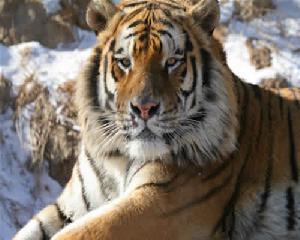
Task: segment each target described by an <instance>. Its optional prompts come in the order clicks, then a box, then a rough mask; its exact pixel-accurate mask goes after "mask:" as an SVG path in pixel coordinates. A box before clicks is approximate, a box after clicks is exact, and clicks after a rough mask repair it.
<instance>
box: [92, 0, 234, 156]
mask: <svg viewBox="0 0 300 240" xmlns="http://www.w3.org/2000/svg"><path fill="white" fill-rule="evenodd" d="M106 2H107V1H106ZM172 2H174V1H172ZM110 4H111V3H110ZM110 6H112V5H110ZM170 7H173V8H174V11H176V13H175V14H174V13H173V14H172V11H170V9H169V8H170ZM115 11H117V13H114V15H115V17H114V19H113V20H112V22H111V23H110V25H109V27H108V30H106V31H104V33H102V34H100V42H101V43H100V48H101V51H100V52H99V55H100V56H99V59H98V61H99V74H98V75H97V91H96V94H97V104H98V105H99V108H100V109H101V113H99V119H101V121H99V124H100V129H102V130H103V132H105V134H106V135H107V136H109V137H110V138H111V139H112V138H114V139H115V140H114V141H113V142H112V144H111V148H116V149H117V150H119V151H121V152H124V153H126V154H127V155H128V156H129V157H130V158H132V159H139V160H155V159H159V158H165V157H166V156H167V155H178V156H179V155H182V154H183V155H184V156H182V157H184V158H200V155H201V154H202V155H203V157H202V158H203V159H204V158H205V157H204V156H206V157H207V156H208V155H209V154H208V153H209V152H210V148H213V147H215V146H213V145H215V141H220V140H219V139H221V138H222V137H224V136H225V135H228V134H227V133H225V132H226V129H225V127H228V126H226V124H224V123H226V121H227V118H229V116H228V112H229V109H227V108H226V102H228V100H227V97H226V92H225V87H224V83H222V82H220V81H221V80H220V79H221V78H222V77H221V76H220V75H221V72H222V70H220V71H219V72H218V71H217V70H215V69H213V68H217V67H218V63H217V62H216V60H215V59H214V57H213V56H212V54H211V53H210V49H209V45H208V44H207V43H206V41H207V40H208V38H209V36H208V35H209V31H208V32H207V31H205V30H206V29H205V27H204V26H201V25H199V24H198V23H197V22H195V21H194V20H193V19H192V17H191V15H190V14H188V13H187V6H185V5H182V4H180V2H178V4H177V3H176V4H175V3H172V6H170V3H169V1H159V2H158V1H140V2H139V1H134V2H126V1H124V3H123V5H121V6H120V9H117V10H115ZM97 13H98V14H99V11H97ZM179 15H180V18H179V17H178V16H179ZM94 18H95V17H94ZM208 29H209V28H208ZM197 34H200V37H199V36H197ZM201 35H202V36H201ZM101 37H102V38H103V39H101ZM214 64H216V66H214ZM214 78H215V82H213V80H214ZM222 122H223V123H222ZM228 122H230V121H229V120H228ZM210 132H211V136H208V134H209V133H210ZM218 134H219V135H220V136H218V137H217V138H219V139H218V140H216V139H214V138H215V137H216V136H215V135H218ZM106 138H108V137H106ZM210 138H211V139H210ZM108 149H109V148H108ZM205 154H206V155H205Z"/></svg>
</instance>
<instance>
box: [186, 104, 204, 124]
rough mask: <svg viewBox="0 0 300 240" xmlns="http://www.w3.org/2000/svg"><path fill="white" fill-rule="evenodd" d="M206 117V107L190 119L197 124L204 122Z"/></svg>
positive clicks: (201, 108)
mask: <svg viewBox="0 0 300 240" xmlns="http://www.w3.org/2000/svg"><path fill="white" fill-rule="evenodd" d="M206 116H207V111H206V109H205V108H204V107H200V109H199V110H198V111H197V113H196V114H194V115H191V116H189V117H188V119H191V120H193V121H196V122H202V121H203V120H204V119H205V117H206Z"/></svg>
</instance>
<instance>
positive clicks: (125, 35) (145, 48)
mask: <svg viewBox="0 0 300 240" xmlns="http://www.w3.org/2000/svg"><path fill="white" fill-rule="evenodd" d="M145 2H146V1H144V3H143V4H145ZM141 4H142V2H138V5H141ZM129 5H130V4H129ZM126 6H128V5H126ZM130 6H131V5H130ZM145 6H146V7H143V8H138V11H137V10H136V9H135V10H132V9H131V10H128V11H126V12H125V13H126V15H125V16H124V18H123V19H122V20H121V22H120V24H119V27H118V30H117V39H118V40H119V41H117V42H118V44H117V45H116V49H115V53H117V54H125V55H129V56H138V55H140V53H141V52H149V51H150V52H152V53H158V54H162V55H170V54H179V53H180V52H182V51H183V48H184V44H185V35H186V34H185V32H184V31H183V29H182V27H181V26H180V25H179V24H178V23H177V22H176V21H174V19H172V17H171V15H169V13H166V12H165V11H164V8H163V7H161V6H163V5H161V3H160V2H158V3H150V2H149V3H148V4H146V5H145Z"/></svg>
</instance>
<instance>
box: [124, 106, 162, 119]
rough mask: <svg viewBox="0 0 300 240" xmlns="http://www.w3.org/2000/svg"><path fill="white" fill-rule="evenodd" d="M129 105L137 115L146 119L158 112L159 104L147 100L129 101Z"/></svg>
mask: <svg viewBox="0 0 300 240" xmlns="http://www.w3.org/2000/svg"><path fill="white" fill-rule="evenodd" d="M130 107H131V109H132V111H133V113H135V114H136V115H137V116H139V117H140V118H142V119H144V120H148V119H149V118H151V117H153V116H154V115H155V114H157V113H158V109H159V104H158V103H155V102H147V103H144V104H135V103H132V102H131V103H130Z"/></svg>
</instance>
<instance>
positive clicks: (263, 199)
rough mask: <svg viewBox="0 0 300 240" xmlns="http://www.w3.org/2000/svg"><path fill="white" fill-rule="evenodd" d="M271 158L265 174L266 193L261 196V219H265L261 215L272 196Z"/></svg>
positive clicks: (259, 212) (259, 210)
mask: <svg viewBox="0 0 300 240" xmlns="http://www.w3.org/2000/svg"><path fill="white" fill-rule="evenodd" d="M269 158H270V160H269V163H268V166H267V168H266V173H265V186H264V192H263V194H262V195H261V203H260V206H259V209H258V212H257V213H258V214H260V217H263V216H262V215H261V214H262V213H263V212H264V211H265V210H266V207H267V202H268V199H269V197H270V194H271V179H272V175H273V157H272V156H270V157H269Z"/></svg>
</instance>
